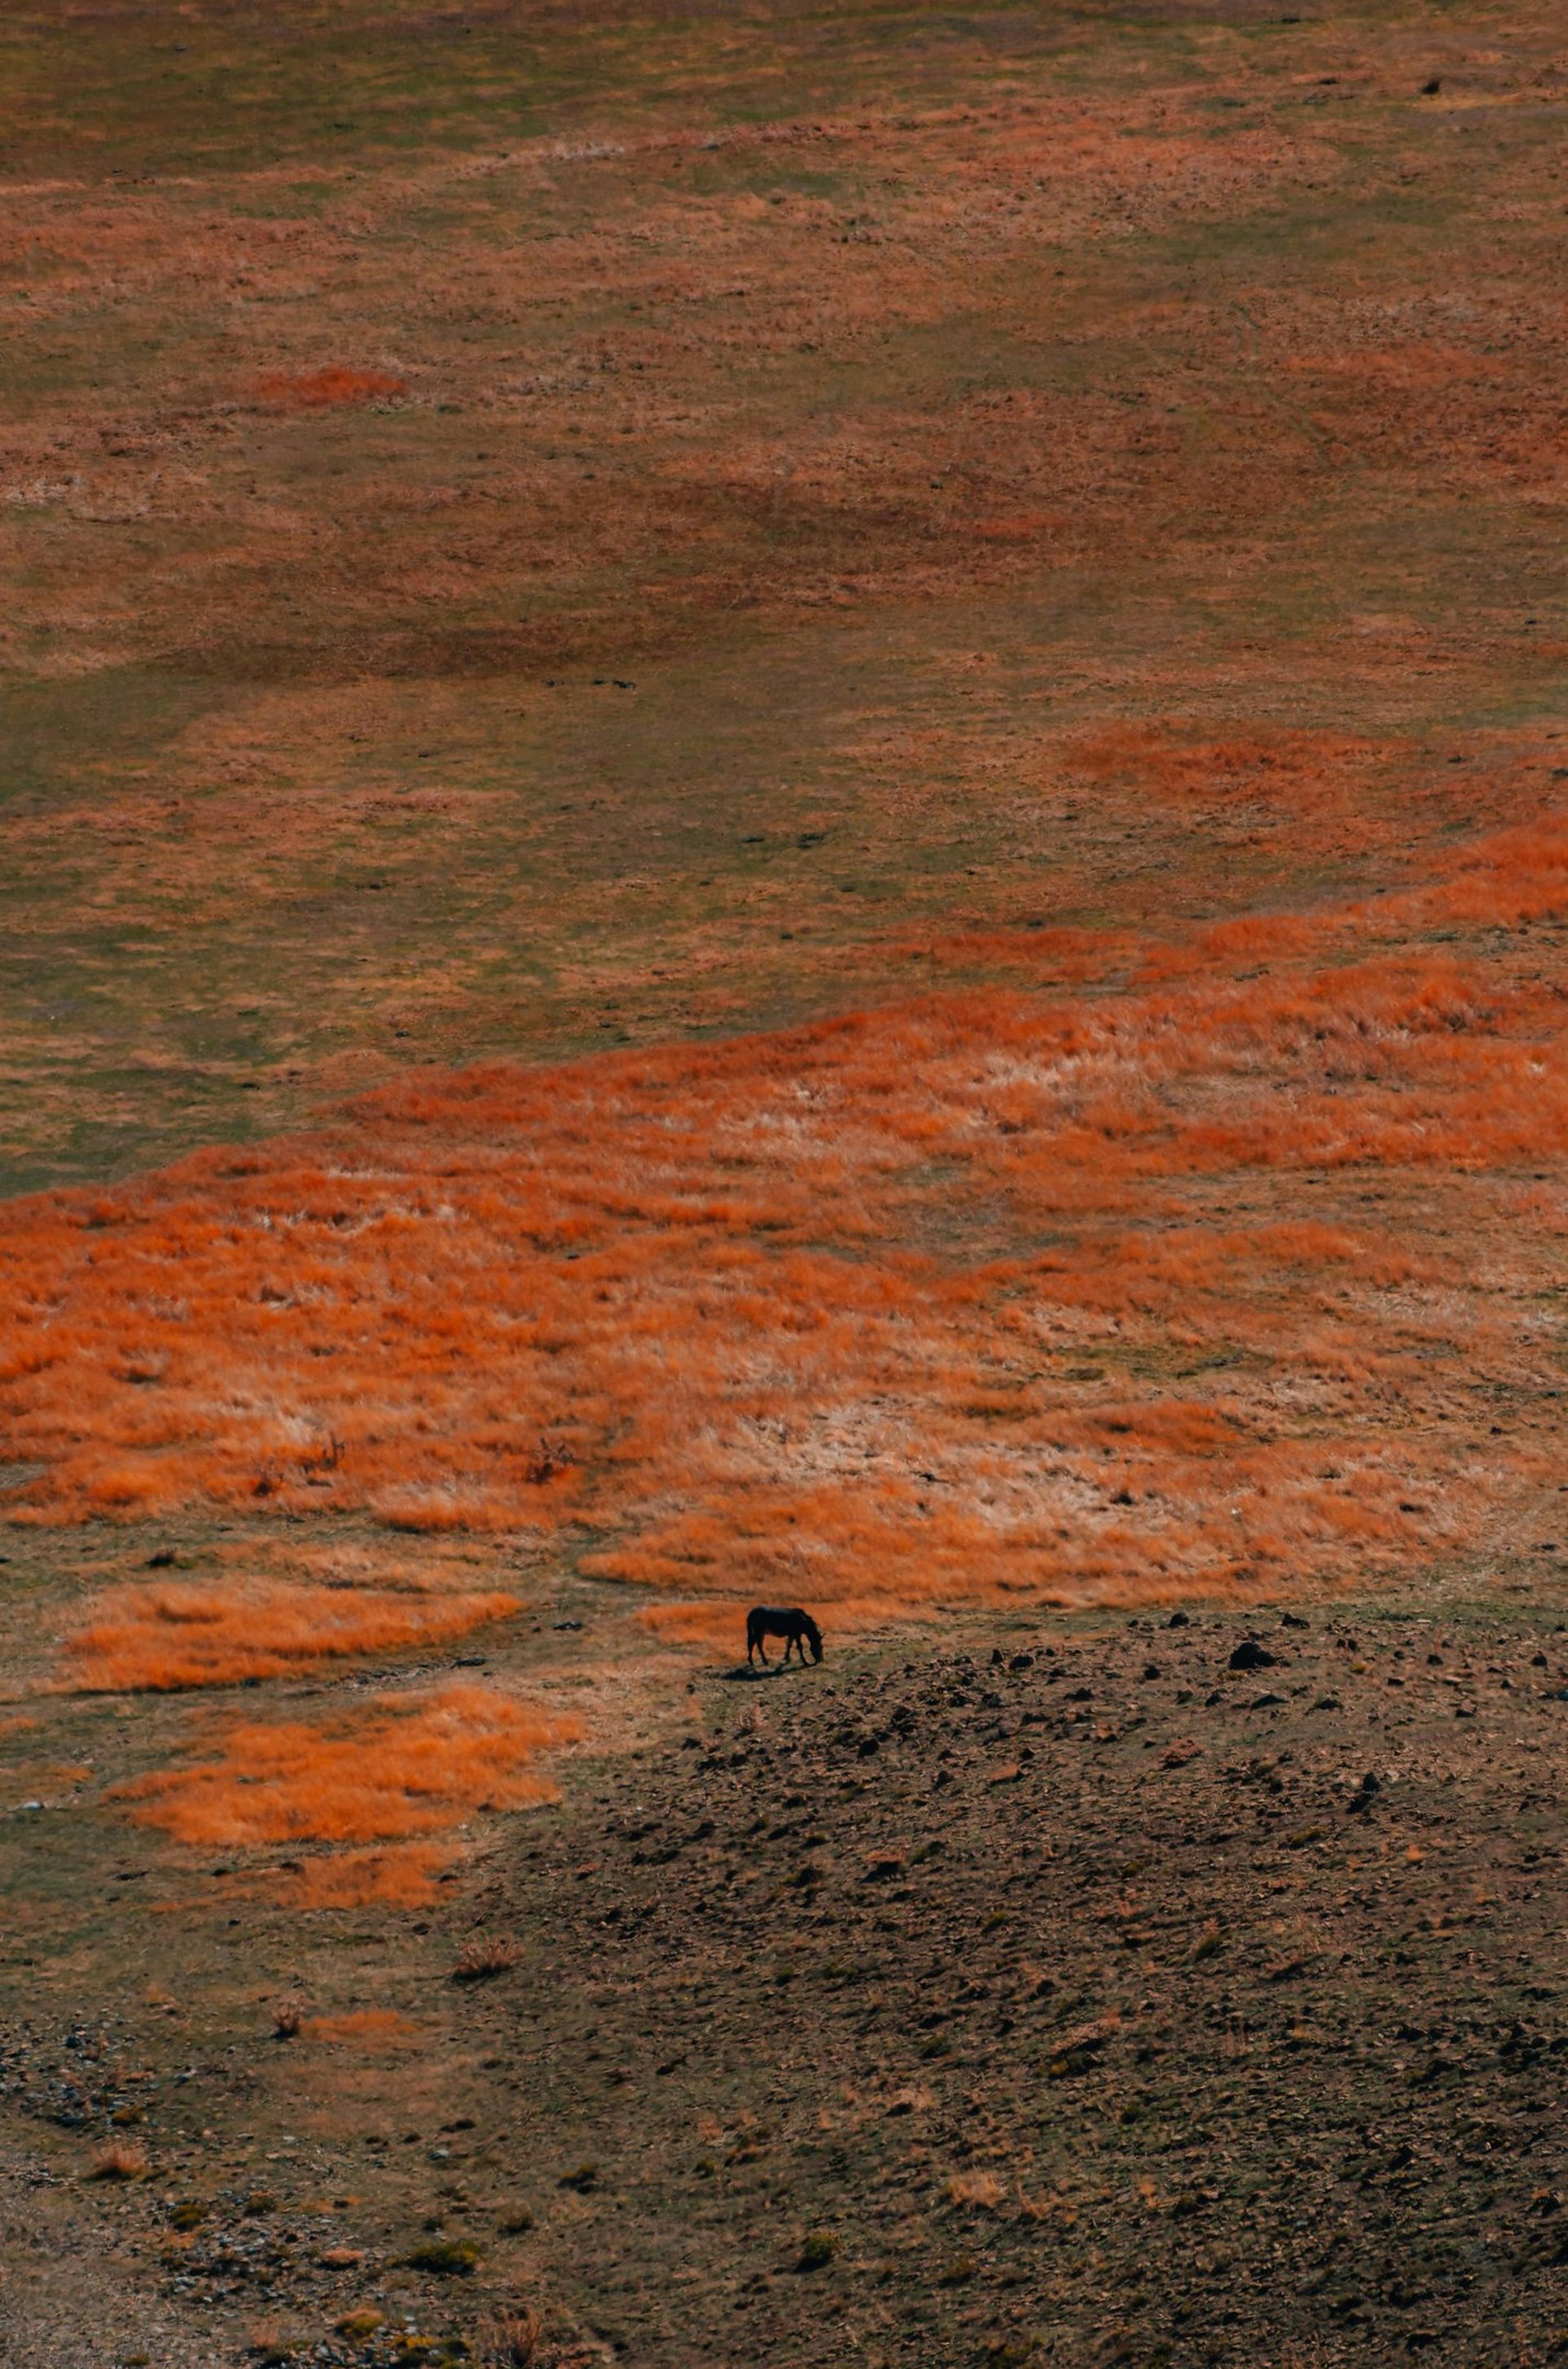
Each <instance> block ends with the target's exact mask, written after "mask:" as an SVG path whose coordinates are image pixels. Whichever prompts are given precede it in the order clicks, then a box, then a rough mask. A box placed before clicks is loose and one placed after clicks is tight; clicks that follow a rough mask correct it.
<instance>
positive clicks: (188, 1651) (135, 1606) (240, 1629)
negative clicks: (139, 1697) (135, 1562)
mask: <svg viewBox="0 0 1568 2369" xmlns="http://www.w3.org/2000/svg"><path fill="white" fill-rule="evenodd" d="M520 1603H521V1599H520V1598H519V1597H517V1596H503V1595H500V1594H498V1593H497V1592H495V1591H490V1592H486V1593H469V1594H462V1595H452V1596H421V1595H413V1594H406V1593H392V1592H389V1591H386V1590H383V1589H375V1588H363V1589H361V1588H353V1587H290V1586H284V1585H279V1584H277V1583H276V1582H272V1581H266V1580H249V1581H240V1582H238V1583H237V1584H236V1583H229V1582H224V1583H222V1584H220V1585H216V1586H212V1585H203V1586H183V1585H144V1584H143V1585H134V1586H129V1587H118V1588H112V1589H110V1590H109V1591H108V1592H107V1593H106V1594H104V1595H102V1596H98V1597H97V1598H96V1599H95V1601H94V1602H93V1604H92V1605H90V1606H89V1607H88V1618H87V1620H86V1625H85V1626H84V1627H83V1628H81V1629H80V1630H78V1631H76V1633H75V1635H74V1636H73V1637H71V1638H70V1639H68V1640H67V1642H66V1648H65V1652H66V1659H67V1664H68V1677H67V1679H66V1681H65V1682H66V1683H67V1684H69V1685H70V1686H71V1687H72V1688H74V1690H76V1691H79V1692H84V1693H110V1692H119V1691H120V1690H121V1689H131V1688H158V1689H171V1688H179V1687H212V1686H235V1685H237V1684H239V1683H240V1682H241V1681H242V1680H243V1679H246V1678H270V1677H280V1676H281V1675H282V1673H283V1672H285V1671H287V1670H292V1669H298V1668H300V1667H301V1666H302V1665H303V1664H305V1663H307V1662H310V1661H314V1660H315V1659H316V1658H317V1657H318V1656H321V1655H326V1654H373V1653H395V1652H399V1651H401V1650H403V1649H405V1648H406V1647H408V1646H415V1645H428V1644H430V1643H433V1642H438V1641H440V1640H441V1639H444V1638H450V1637H458V1636H462V1635H463V1634H464V1632H465V1631H468V1630H470V1629H476V1628H479V1627H481V1626H482V1625H483V1624H484V1623H485V1622H486V1621H489V1620H501V1619H506V1617H507V1616H508V1614H509V1613H513V1612H516V1611H517V1610H518V1609H519V1608H520Z"/></svg>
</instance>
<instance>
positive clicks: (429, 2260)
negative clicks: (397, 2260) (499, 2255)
mask: <svg viewBox="0 0 1568 2369" xmlns="http://www.w3.org/2000/svg"><path fill="white" fill-rule="evenodd" d="M403 2259H404V2260H405V2261H406V2264H407V2265H408V2268H409V2269H410V2270H411V2271H426V2272H429V2275H430V2276H431V2277H432V2278H438V2279H466V2278H469V2277H471V2276H472V2275H473V2273H474V2272H475V2269H476V2268H477V2267H478V2261H479V2249H478V2247H477V2246H474V2245H470V2244H469V2242H468V2240H467V2239H466V2238H464V2237H438V2238H435V2239H433V2240H432V2242H431V2243H430V2244H429V2245H428V2246H416V2247H415V2248H414V2250H413V2252H412V2253H409V2254H405V2256H404V2257H403Z"/></svg>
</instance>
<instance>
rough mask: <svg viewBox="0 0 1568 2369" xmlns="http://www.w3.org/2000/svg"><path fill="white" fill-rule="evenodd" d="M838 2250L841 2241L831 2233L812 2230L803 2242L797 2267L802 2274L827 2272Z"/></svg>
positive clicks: (823, 2230)
mask: <svg viewBox="0 0 1568 2369" xmlns="http://www.w3.org/2000/svg"><path fill="white" fill-rule="evenodd" d="M838 2250H839V2241H838V2239H837V2237H834V2236H832V2234H831V2233H830V2231H828V2230H826V2229H813V2230H810V2231H808V2232H807V2236H806V2237H805V2238H804V2239H803V2240H802V2243H801V2248H800V2252H799V2254H798V2256H797V2257H796V2259H795V2269H796V2270H797V2271H800V2272H807V2271H825V2270H826V2269H827V2267H828V2265H829V2263H830V2261H831V2260H833V2257H834V2256H835V2255H836V2254H837V2252H838Z"/></svg>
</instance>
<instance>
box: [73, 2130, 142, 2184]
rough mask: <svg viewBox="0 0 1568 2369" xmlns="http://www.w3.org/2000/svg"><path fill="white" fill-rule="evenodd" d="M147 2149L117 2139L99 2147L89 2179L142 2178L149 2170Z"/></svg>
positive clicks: (88, 2173) (88, 2174)
mask: <svg viewBox="0 0 1568 2369" xmlns="http://www.w3.org/2000/svg"><path fill="white" fill-rule="evenodd" d="M147 2169H148V2166H147V2157H146V2153H145V2150H144V2149H143V2148H142V2147H139V2146H128V2145H127V2143H126V2142H125V2141H124V2140H123V2139H115V2140H112V2141H111V2142H110V2144H109V2146H102V2147H99V2149H98V2151H97V2155H95V2156H94V2157H93V2160H92V2164H91V2167H90V2169H89V2170H88V2172H87V2178H88V2179H89V2180H141V2179H143V2178H144V2177H145V2175H146V2172H147Z"/></svg>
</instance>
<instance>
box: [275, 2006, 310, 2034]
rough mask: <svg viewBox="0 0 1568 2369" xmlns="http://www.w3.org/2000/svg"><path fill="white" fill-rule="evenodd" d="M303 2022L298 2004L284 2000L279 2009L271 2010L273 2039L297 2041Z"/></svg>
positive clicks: (302, 2015) (302, 2014) (301, 2010)
mask: <svg viewBox="0 0 1568 2369" xmlns="http://www.w3.org/2000/svg"><path fill="white" fill-rule="evenodd" d="M303 2021H304V2013H303V2009H301V2008H300V2006H299V2005H298V2003H297V2002H296V2001H295V2000H293V1999H285V2000H284V2001H283V2004H282V2006H281V2007H277V2008H274V2009H273V2010H272V2037H273V2039H274V2040H297V2039H298V2038H299V2035H300V2026H301V2024H302V2023H303Z"/></svg>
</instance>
